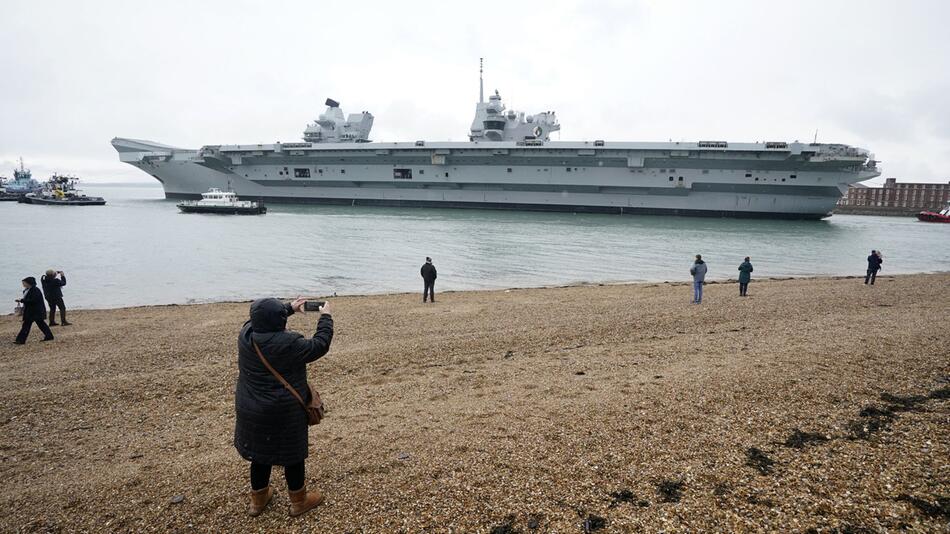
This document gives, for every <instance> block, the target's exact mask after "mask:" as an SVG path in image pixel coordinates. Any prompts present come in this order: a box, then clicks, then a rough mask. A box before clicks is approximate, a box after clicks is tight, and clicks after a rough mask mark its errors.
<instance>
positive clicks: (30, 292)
mask: <svg viewBox="0 0 950 534" xmlns="http://www.w3.org/2000/svg"><path fill="white" fill-rule="evenodd" d="M16 301H17V302H19V303H22V304H23V327H22V328H20V333H19V334H17V336H16V341H14V343H16V344H17V345H22V344H24V343H26V338H27V337H28V336H29V335H30V329H31V328H33V323H36V326H38V327H40V331H41V332H43V336H44V337H43V341H52V339H53V332H52V331H50V329H49V327H48V326H46V305H45V304H44V303H43V293H42V292H41V291H40V288H38V287H36V278H33V277H32V276H27V277H26V278H24V279H23V298H20V299H16Z"/></svg>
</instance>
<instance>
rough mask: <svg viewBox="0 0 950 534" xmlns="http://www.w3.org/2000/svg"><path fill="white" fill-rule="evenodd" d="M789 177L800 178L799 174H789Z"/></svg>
mask: <svg viewBox="0 0 950 534" xmlns="http://www.w3.org/2000/svg"><path fill="white" fill-rule="evenodd" d="M788 177H789V178H791V179H792V180H794V179H795V178H798V175H797V174H789V175H788Z"/></svg>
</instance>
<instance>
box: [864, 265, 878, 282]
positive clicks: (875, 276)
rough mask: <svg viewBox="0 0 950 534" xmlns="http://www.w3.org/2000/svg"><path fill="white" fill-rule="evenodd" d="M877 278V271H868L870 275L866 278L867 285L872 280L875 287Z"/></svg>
mask: <svg viewBox="0 0 950 534" xmlns="http://www.w3.org/2000/svg"><path fill="white" fill-rule="evenodd" d="M875 278H877V269H868V274H866V275H865V276H864V283H865V284H867V283H869V282H868V281H869V280H870V284H871V285H872V286H873V285H874V279H875Z"/></svg>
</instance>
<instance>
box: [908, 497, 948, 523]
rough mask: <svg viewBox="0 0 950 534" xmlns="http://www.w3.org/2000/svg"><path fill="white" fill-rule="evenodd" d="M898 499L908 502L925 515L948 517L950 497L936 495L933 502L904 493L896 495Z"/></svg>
mask: <svg viewBox="0 0 950 534" xmlns="http://www.w3.org/2000/svg"><path fill="white" fill-rule="evenodd" d="M897 500H898V501H904V502H908V503H910V504H912V505H914V507H915V508H917V509H918V510H920V512H921V513H923V514H924V515H926V516H927V517H943V518H946V519H950V497H937V498H936V500H935V502H931V501H928V500H926V499H921V498H920V497H914V496H913V495H908V494H906V493H901V494H900V495H898V496H897Z"/></svg>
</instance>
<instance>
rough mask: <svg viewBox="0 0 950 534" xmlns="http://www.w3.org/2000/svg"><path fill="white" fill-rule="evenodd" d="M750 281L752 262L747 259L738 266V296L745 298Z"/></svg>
mask: <svg viewBox="0 0 950 534" xmlns="http://www.w3.org/2000/svg"><path fill="white" fill-rule="evenodd" d="M751 280H752V262H751V261H749V257H748V256H746V257H745V261H743V262H742V263H740V264H739V296H740V297H745V296H748V293H749V282H750V281H751Z"/></svg>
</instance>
